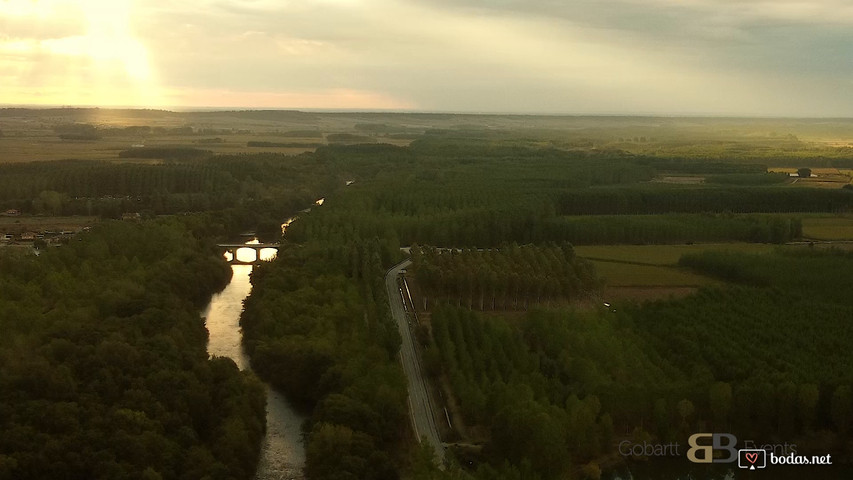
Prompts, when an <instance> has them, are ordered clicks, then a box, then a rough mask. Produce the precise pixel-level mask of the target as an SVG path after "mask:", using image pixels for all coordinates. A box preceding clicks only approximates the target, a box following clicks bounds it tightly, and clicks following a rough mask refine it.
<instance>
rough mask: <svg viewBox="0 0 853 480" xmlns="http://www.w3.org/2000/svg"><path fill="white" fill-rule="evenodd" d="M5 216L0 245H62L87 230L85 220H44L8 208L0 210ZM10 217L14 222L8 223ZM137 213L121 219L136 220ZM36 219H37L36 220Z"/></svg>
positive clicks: (1, 223)
mask: <svg viewBox="0 0 853 480" xmlns="http://www.w3.org/2000/svg"><path fill="white" fill-rule="evenodd" d="M0 217H5V218H4V219H0V220H4V221H2V222H0V245H20V244H24V245H26V244H34V245H35V244H41V243H42V242H44V243H43V245H44V246H50V245H55V246H58V245H62V244H63V243H67V242H68V241H69V240H71V239H72V238H73V237H74V235H76V234H78V233H80V232H83V231H87V230H89V228H90V227H89V226H88V225H86V224H85V223H87V222H76V221H73V220H68V219H63V220H57V221H56V222H49V221H48V222H45V221H44V219H45V217H32V216H29V215H22V214H21V212H20V211H19V210H16V209H9V210H5V211H2V212H0ZM10 217H11V218H14V219H15V220H14V222H11V223H10ZM139 218H140V217H139V214H138V213H126V214H123V215H122V219H123V220H138V219H139ZM36 220H37V221H36Z"/></svg>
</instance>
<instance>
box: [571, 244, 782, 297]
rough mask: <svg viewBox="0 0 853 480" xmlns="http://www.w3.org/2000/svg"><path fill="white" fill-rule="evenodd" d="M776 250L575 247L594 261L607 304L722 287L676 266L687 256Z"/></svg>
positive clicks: (756, 246)
mask: <svg viewBox="0 0 853 480" xmlns="http://www.w3.org/2000/svg"><path fill="white" fill-rule="evenodd" d="M775 247H776V246H775V245H767V244H756V243H722V244H701V245H592V246H579V247H575V251H576V252H577V254H578V255H580V256H581V257H585V258H587V259H590V260H592V263H593V264H594V265H595V268H596V271H597V272H598V274H599V275H600V276H601V277H603V278H604V280H605V283H606V286H605V289H604V292H603V293H602V299H603V300H604V301H607V302H612V301H620V300H629V301H638V302H643V301H648V300H660V299H666V298H670V297H684V296H687V295H690V294H691V293H694V292H695V291H696V290H698V289H699V288H700V287H703V286H708V285H719V284H720V283H721V282H720V281H719V280H716V279H713V278H710V277H706V276H704V275H699V274H696V273H693V272H690V271H688V270H686V269H683V268H680V267H678V266H676V265H677V263H678V259H679V258H681V256H682V255H684V254H687V253H695V252H701V251H704V250H730V251H737V252H746V253H765V252H771V251H773V249H774V248H775Z"/></svg>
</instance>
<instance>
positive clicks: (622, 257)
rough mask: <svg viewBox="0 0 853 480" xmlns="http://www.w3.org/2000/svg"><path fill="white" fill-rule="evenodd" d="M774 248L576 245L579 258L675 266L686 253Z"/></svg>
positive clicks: (769, 248)
mask: <svg viewBox="0 0 853 480" xmlns="http://www.w3.org/2000/svg"><path fill="white" fill-rule="evenodd" d="M774 248H775V246H774V245H770V244H763V243H708V244H699V245H589V246H576V247H575V252H577V254H578V255H580V256H581V257H584V258H588V259H590V260H604V261H618V262H631V263H640V264H648V265H675V264H676V263H678V259H679V258H681V256H682V255H684V254H686V253H696V252H701V251H705V250H729V251H736V252H743V253H765V252H772V251H773V249H774Z"/></svg>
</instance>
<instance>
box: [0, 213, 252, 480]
mask: <svg viewBox="0 0 853 480" xmlns="http://www.w3.org/2000/svg"><path fill="white" fill-rule="evenodd" d="M0 271H2V272H3V274H2V276H0V328H2V330H3V332H4V334H3V336H2V339H0V345H2V348H0V397H2V399H0V425H2V426H1V427H0V428H2V431H3V434H2V435H0V478H4V479H6V478H8V479H15V480H20V479H44V478H93V479H94V478H102V479H125V478H126V479H157V478H162V479H187V480H189V479H199V478H211V479H223V480H225V479H232V478H245V479H248V478H251V477H252V475H253V473H254V470H255V462H256V458H257V455H258V452H259V448H260V439H261V436H262V434H263V431H264V415H265V412H264V407H265V393H264V388H263V386H262V384H260V383H259V382H258V381H257V380H256V379H254V378H253V377H252V376H251V375H249V374H246V373H241V372H240V371H239V370H238V369H237V367H236V365H235V364H234V362H233V361H231V360H230V359H225V358H213V359H210V360H208V356H207V351H206V346H207V332H206V330H205V329H204V324H203V321H202V319H200V318H199V315H198V309H199V308H200V306H201V305H202V304H203V303H204V302H206V301H207V299H208V298H209V296H210V294H211V293H212V292H214V291H215V290H217V289H220V288H222V287H223V286H224V285H225V284H226V283H227V281H228V279H229V278H230V270H229V269H228V267H227V266H226V265H224V264H223V263H222V262H221V261H219V260H217V259H216V258H215V257H214V256H213V255H211V252H210V251H209V249H208V248H207V247H206V243H205V242H203V241H200V240H199V239H198V238H196V237H194V236H193V234H192V232H191V230H190V228H189V226H188V225H186V224H185V223H183V222H182V221H179V220H175V219H170V220H163V221H156V222H155V221H151V222H146V223H143V224H136V223H128V222H110V223H105V224H101V225H99V226H97V227H96V228H93V229H92V230H91V231H90V232H88V233H84V234H81V235H80V236H79V237H78V238H77V239H76V240H74V241H72V242H70V243H69V244H68V245H65V246H63V247H61V248H50V249H47V250H44V251H43V252H42V253H41V255H40V256H38V257H34V256H27V257H12V256H0Z"/></svg>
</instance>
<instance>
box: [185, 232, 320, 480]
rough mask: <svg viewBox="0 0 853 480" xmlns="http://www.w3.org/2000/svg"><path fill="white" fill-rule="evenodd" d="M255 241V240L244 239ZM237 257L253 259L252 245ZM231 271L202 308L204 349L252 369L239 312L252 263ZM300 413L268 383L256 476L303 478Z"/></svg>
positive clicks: (269, 252) (267, 252) (262, 479)
mask: <svg viewBox="0 0 853 480" xmlns="http://www.w3.org/2000/svg"><path fill="white" fill-rule="evenodd" d="M247 243H257V241H253V242H247ZM274 255H275V250H274V249H264V250H262V251H261V259H262V260H267V259H270V258H271V257H272V256H274ZM237 258H238V259H240V260H245V261H252V260H253V259H254V252H253V251H252V250H251V249H240V250H238V251H237ZM231 269H232V270H233V272H234V275H233V276H232V277H231V283H229V284H228V286H227V287H225V289H224V290H222V291H221V292H220V293H218V294H216V295H214V296H213V298H211V300H210V304H209V305H208V306H207V308H205V309H204V311H203V312H202V316H203V317H205V319H206V320H205V325H206V326H207V330H208V331H209V332H210V335H209V340H208V344H207V352H208V353H209V354H210V355H212V356H214V355H215V356H219V357H229V358H231V359H232V360H234V363H236V364H237V366H238V367H240V370H246V369H251V367H250V365H249V358H248V357H247V356H246V353H245V352H244V351H243V344H242V341H241V340H242V339H241V333H240V313H242V311H243V299H245V298H246V297H247V296H249V293H251V291H252V284H251V282H250V281H249V274H250V273H251V272H252V266H251V265H232V266H231ZM305 419H306V417H305V416H304V415H302V414H300V413H299V412H298V411H297V410H296V409H294V408H293V406H292V405H291V404H290V402H288V401H287V399H286V398H285V397H284V396H283V395H282V394H281V393H279V392H277V391H275V390H274V389H272V388H271V387H270V386H269V385H267V431H266V435H265V436H264V440H263V446H262V450H261V458H260V461H259V463H258V473H257V475H256V476H255V478H256V479H257V480H293V479H302V478H303V475H302V469H303V467H304V466H305V447H304V445H303V442H302V422H304V421H305Z"/></svg>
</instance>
